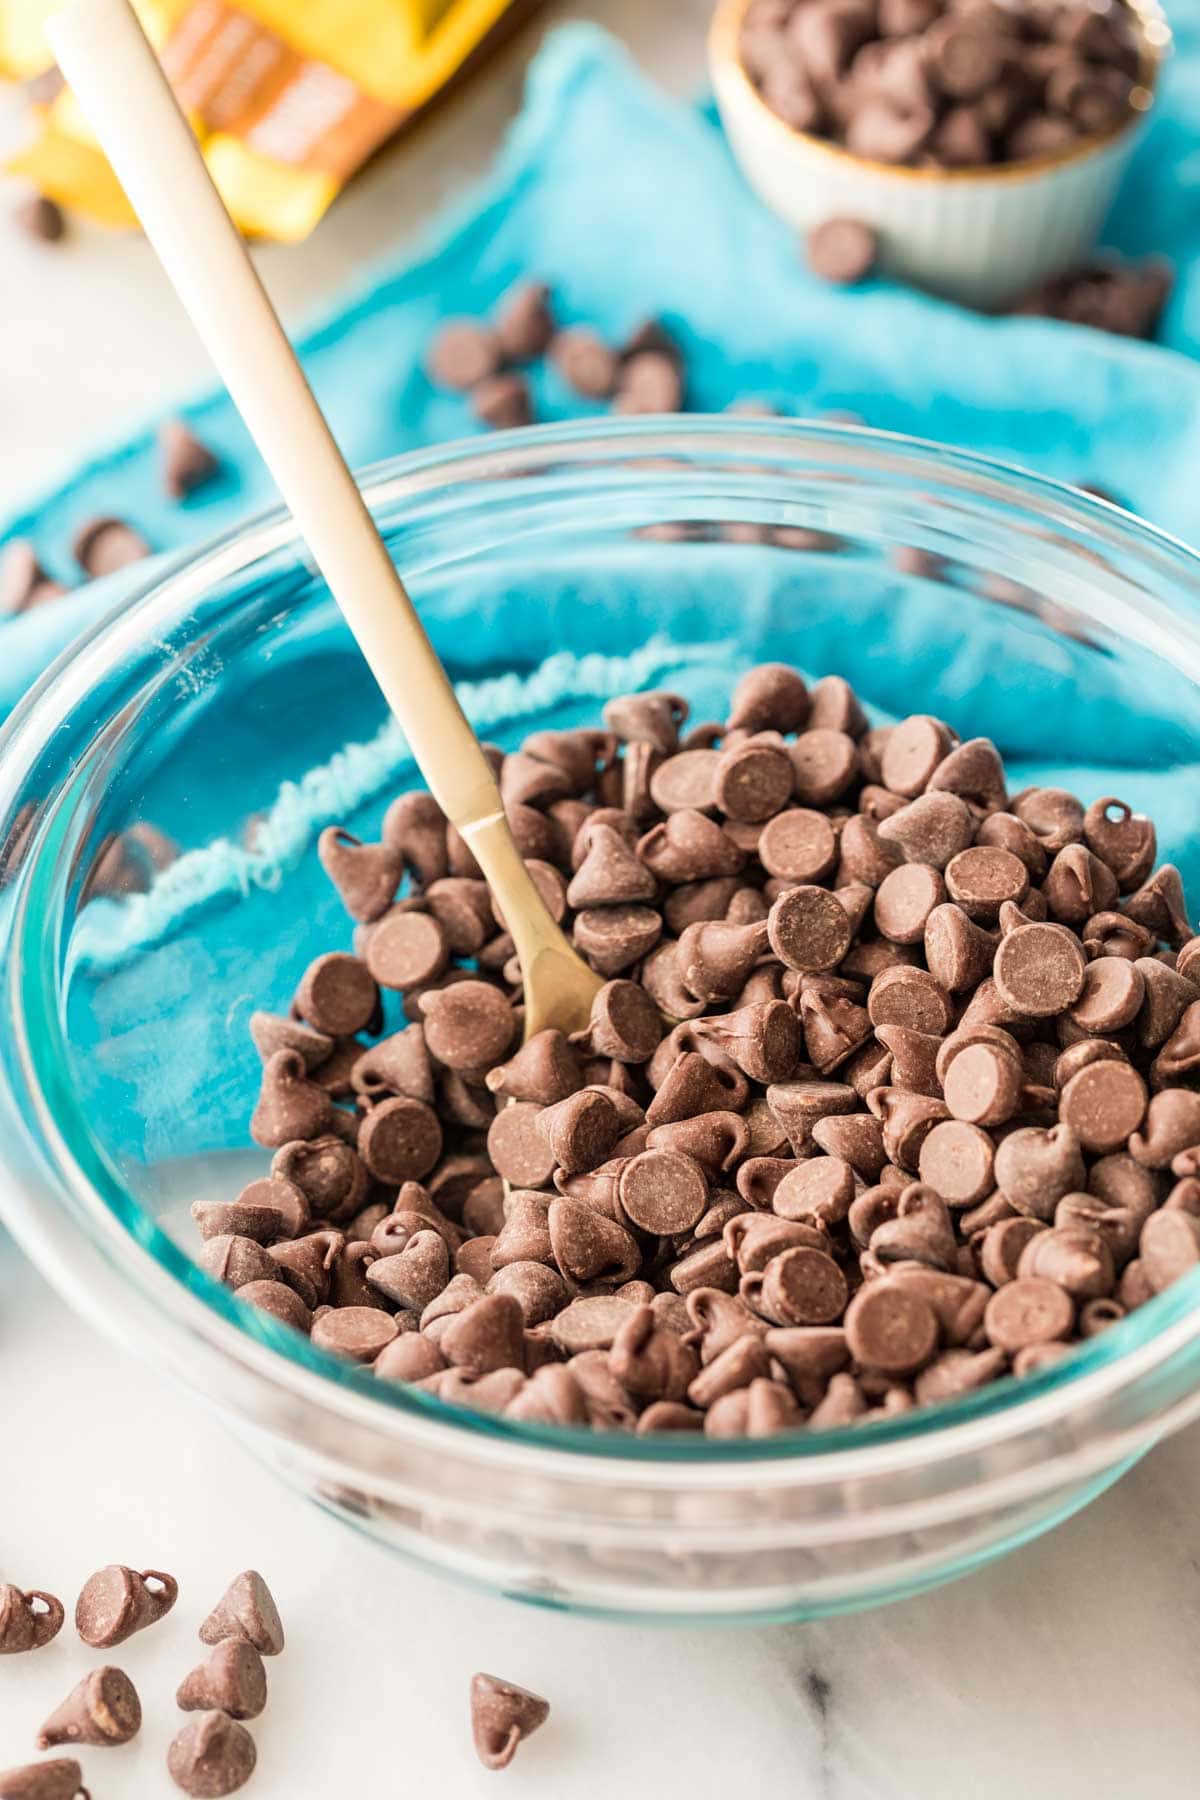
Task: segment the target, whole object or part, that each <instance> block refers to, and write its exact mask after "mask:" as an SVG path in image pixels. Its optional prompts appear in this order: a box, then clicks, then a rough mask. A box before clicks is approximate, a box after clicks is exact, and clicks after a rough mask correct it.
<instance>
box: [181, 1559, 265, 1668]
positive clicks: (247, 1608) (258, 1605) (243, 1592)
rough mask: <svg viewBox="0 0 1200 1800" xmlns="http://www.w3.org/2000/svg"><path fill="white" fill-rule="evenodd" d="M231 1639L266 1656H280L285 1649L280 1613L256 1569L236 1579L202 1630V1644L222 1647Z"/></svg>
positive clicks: (210, 1614)
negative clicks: (221, 1645)
mask: <svg viewBox="0 0 1200 1800" xmlns="http://www.w3.org/2000/svg"><path fill="white" fill-rule="evenodd" d="M227 1638H236V1639H240V1640H241V1641H242V1642H244V1643H247V1644H252V1645H253V1646H254V1648H255V1649H256V1650H257V1651H258V1652H259V1654H260V1655H262V1656H278V1655H279V1652H280V1651H281V1650H282V1649H283V1641H284V1640H283V1626H282V1625H281V1624H280V1621H279V1612H278V1610H277V1608H276V1605H275V1602H274V1600H273V1599H272V1597H271V1591H270V1589H269V1588H268V1586H267V1584H266V1582H265V1581H264V1580H263V1578H262V1576H261V1575H260V1574H258V1572H257V1571H256V1570H254V1569H247V1570H245V1571H244V1573H242V1574H241V1575H238V1576H235V1578H234V1580H233V1581H231V1582H230V1584H229V1586H228V1587H227V1588H226V1590H225V1592H224V1594H223V1595H222V1597H221V1599H220V1600H219V1601H218V1603H217V1605H216V1606H215V1607H214V1608H213V1610H212V1612H210V1613H209V1615H208V1617H207V1619H205V1621H204V1623H203V1625H201V1627H200V1642H201V1643H202V1644H220V1643H223V1642H224V1641H225V1640H226V1639H227Z"/></svg>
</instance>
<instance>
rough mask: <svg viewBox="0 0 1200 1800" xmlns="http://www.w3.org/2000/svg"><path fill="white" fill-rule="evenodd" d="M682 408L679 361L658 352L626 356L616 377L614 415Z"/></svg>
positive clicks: (659, 411) (676, 410) (681, 380)
mask: <svg viewBox="0 0 1200 1800" xmlns="http://www.w3.org/2000/svg"><path fill="white" fill-rule="evenodd" d="M682 406H683V376H682V371H681V369H680V366H679V362H678V359H677V358H676V357H675V356H671V355H668V354H667V353H666V352H664V351H661V350H643V351H639V352H638V353H637V354H636V355H633V356H629V355H626V356H625V357H624V358H623V359H622V362H621V366H620V371H619V373H618V376H617V391H616V395H615V397H614V400H613V411H614V412H615V413H634V414H636V413H673V412H679V411H680V410H681V408H682Z"/></svg>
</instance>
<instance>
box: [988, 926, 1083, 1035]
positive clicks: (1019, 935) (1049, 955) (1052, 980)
mask: <svg viewBox="0 0 1200 1800" xmlns="http://www.w3.org/2000/svg"><path fill="white" fill-rule="evenodd" d="M1086 968H1087V963H1086V958H1085V957H1084V954H1083V950H1082V948H1081V946H1080V944H1079V941H1078V939H1077V938H1075V937H1074V936H1072V934H1071V933H1070V932H1069V931H1067V930H1065V929H1064V927H1063V926H1061V925H1049V924H1047V925H1021V926H1018V927H1017V929H1016V930H1015V931H1010V932H1009V933H1008V934H1007V936H1005V937H1003V938H1002V939H1001V941H1000V946H999V948H998V949H997V951H996V961H995V965H994V971H993V973H994V976H995V982H996V988H997V991H998V993H999V995H1000V997H1001V999H1002V1000H1003V1001H1004V1002H1005V1003H1006V1004H1007V1005H1009V1006H1011V1007H1012V1008H1013V1010H1014V1011H1015V1012H1018V1013H1023V1014H1025V1015H1026V1016H1028V1017H1029V1018H1035V1019H1045V1018H1053V1017H1054V1015H1055V1014H1056V1013H1061V1012H1065V1011H1066V1010H1067V1008H1068V1007H1070V1006H1073V1005H1074V1004H1075V1002H1076V1001H1077V1000H1078V999H1079V996H1080V995H1081V993H1082V992H1083V984H1084V976H1085V973H1086Z"/></svg>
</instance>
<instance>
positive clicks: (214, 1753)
mask: <svg viewBox="0 0 1200 1800" xmlns="http://www.w3.org/2000/svg"><path fill="white" fill-rule="evenodd" d="M257 1760H258V1753H257V1751H256V1750H255V1748H254V1739H253V1738H252V1737H251V1736H250V1733H249V1732H248V1731H247V1730H246V1727H245V1726H244V1725H239V1724H238V1723H237V1721H236V1720H234V1719H231V1718H229V1717H228V1716H227V1715H226V1714H225V1713H223V1712H217V1711H212V1712H205V1713H201V1714H200V1716H199V1718H197V1719H196V1720H195V1721H194V1723H192V1724H191V1725H185V1726H184V1728H183V1730H182V1731H181V1732H179V1733H178V1734H177V1736H176V1737H175V1738H173V1739H172V1742H171V1747H170V1749H169V1750H168V1751H167V1769H168V1772H169V1774H170V1776H171V1780H172V1781H173V1782H174V1783H175V1785H176V1787H179V1788H182V1789H183V1791H184V1793H185V1794H193V1795H195V1796H197V1800H220V1797H221V1796H222V1795H225V1794H232V1793H235V1792H236V1791H237V1789H238V1788H240V1787H244V1786H245V1784H246V1782H247V1781H249V1779H250V1777H251V1775H253V1773H254V1765H255V1763H256V1762H257Z"/></svg>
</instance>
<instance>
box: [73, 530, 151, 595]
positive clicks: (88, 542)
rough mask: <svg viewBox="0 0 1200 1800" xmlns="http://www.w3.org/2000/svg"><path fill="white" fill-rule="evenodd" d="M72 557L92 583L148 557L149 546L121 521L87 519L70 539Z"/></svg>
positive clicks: (140, 536)
mask: <svg viewBox="0 0 1200 1800" xmlns="http://www.w3.org/2000/svg"><path fill="white" fill-rule="evenodd" d="M71 554H72V555H73V556H74V558H75V560H76V562H77V563H78V564H79V566H80V568H81V569H82V570H83V572H84V574H85V575H87V576H88V577H89V579H91V580H95V579H96V578H97V577H99V576H101V575H112V574H115V573H116V571H117V570H118V569H124V568H127V567H128V566H129V564H130V563H135V562H141V560H142V558H143V557H144V556H149V554H150V546H149V544H148V543H147V542H146V540H145V538H144V537H142V535H141V533H140V532H138V531H136V530H135V529H134V527H133V526H132V525H129V524H127V523H126V521H125V520H124V519H111V518H107V519H89V520H88V522H87V523H86V524H85V525H81V526H80V527H79V529H78V531H77V532H76V533H75V535H74V537H73V538H72V539H71Z"/></svg>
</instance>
